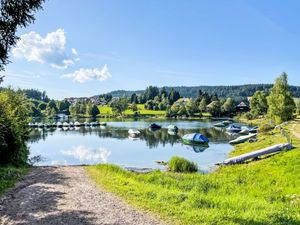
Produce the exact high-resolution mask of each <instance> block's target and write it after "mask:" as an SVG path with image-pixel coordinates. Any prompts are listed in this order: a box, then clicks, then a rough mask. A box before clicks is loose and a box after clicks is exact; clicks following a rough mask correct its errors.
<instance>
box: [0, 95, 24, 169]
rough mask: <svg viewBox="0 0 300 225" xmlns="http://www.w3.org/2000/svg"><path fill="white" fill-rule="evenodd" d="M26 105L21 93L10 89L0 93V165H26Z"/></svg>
mask: <svg viewBox="0 0 300 225" xmlns="http://www.w3.org/2000/svg"><path fill="white" fill-rule="evenodd" d="M28 104H29V105H30V103H29V101H28V99H26V97H25V96H24V95H23V94H22V93H18V92H15V91H13V90H10V89H7V90H2V91H1V92H0V164H12V165H24V164H26V163H27V157H28V154H29V151H28V148H27V146H26V140H27V139H28V128H27V123H28V115H29V110H28V109H29V107H28Z"/></svg>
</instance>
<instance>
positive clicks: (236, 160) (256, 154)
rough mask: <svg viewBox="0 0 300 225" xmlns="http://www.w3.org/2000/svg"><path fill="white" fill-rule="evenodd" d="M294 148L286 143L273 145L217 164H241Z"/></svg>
mask: <svg viewBox="0 0 300 225" xmlns="http://www.w3.org/2000/svg"><path fill="white" fill-rule="evenodd" d="M291 148H292V144H290V143H284V144H277V145H273V146H270V147H267V148H263V149H260V150H257V151H253V152H249V153H245V154H242V155H239V156H236V157H232V158H229V159H225V160H224V161H223V162H221V163H217V165H229V164H236V163H240V162H244V161H246V160H248V159H253V158H256V157H259V156H262V155H267V154H270V153H274V152H278V151H281V150H283V149H291Z"/></svg>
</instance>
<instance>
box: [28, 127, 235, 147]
mask: <svg viewBox="0 0 300 225" xmlns="http://www.w3.org/2000/svg"><path fill="white" fill-rule="evenodd" d="M55 132H60V133H61V134H64V135H68V134H76V133H77V134H80V135H82V136H86V135H97V136H98V137H100V138H116V139H128V138H129V139H131V140H141V141H144V142H145V143H146V146H148V147H149V148H156V147H157V146H158V145H160V144H162V145H163V146H165V145H166V144H171V145H174V144H175V143H179V142H181V137H182V136H183V135H185V134H188V133H196V132H199V133H201V134H203V135H205V136H206V137H208V138H209V139H210V143H211V142H217V143H228V141H229V140H231V137H230V135H228V134H227V133H226V132H224V131H222V130H219V129H215V128H214V127H211V128H200V129H184V130H183V129H181V130H179V131H178V132H177V133H175V132H170V131H168V130H167V129H164V128H163V129H159V130H150V129H147V128H146V129H141V130H140V132H141V133H140V135H139V136H138V137H130V136H129V135H128V129H126V128H118V127H111V126H107V127H76V128H72V129H61V128H57V129H55V128H50V129H32V131H31V133H30V137H31V138H30V140H29V143H35V142H38V141H39V140H41V139H42V140H44V141H45V140H46V138H47V136H48V135H53V133H55ZM193 149H194V150H195V152H202V151H204V150H205V148H203V147H201V146H193Z"/></svg>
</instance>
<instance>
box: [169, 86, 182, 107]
mask: <svg viewBox="0 0 300 225" xmlns="http://www.w3.org/2000/svg"><path fill="white" fill-rule="evenodd" d="M178 99H180V94H179V92H178V91H175V90H174V89H173V88H172V89H171V91H170V94H169V102H170V104H171V105H172V104H173V103H174V102H176V101H177V100H178Z"/></svg>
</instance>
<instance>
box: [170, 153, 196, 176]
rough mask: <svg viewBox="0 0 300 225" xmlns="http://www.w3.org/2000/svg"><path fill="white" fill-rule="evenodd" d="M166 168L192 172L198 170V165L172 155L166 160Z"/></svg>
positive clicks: (174, 170)
mask: <svg viewBox="0 0 300 225" xmlns="http://www.w3.org/2000/svg"><path fill="white" fill-rule="evenodd" d="M168 168H169V170H170V171H172V172H184V173H194V172H197V171H198V166H197V164H196V163H194V162H190V161H189V160H187V159H185V158H181V157H178V156H173V157H172V158H171V159H170V160H169V162H168Z"/></svg>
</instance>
